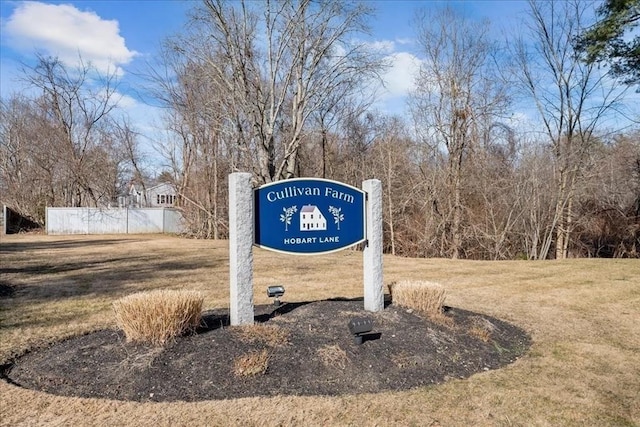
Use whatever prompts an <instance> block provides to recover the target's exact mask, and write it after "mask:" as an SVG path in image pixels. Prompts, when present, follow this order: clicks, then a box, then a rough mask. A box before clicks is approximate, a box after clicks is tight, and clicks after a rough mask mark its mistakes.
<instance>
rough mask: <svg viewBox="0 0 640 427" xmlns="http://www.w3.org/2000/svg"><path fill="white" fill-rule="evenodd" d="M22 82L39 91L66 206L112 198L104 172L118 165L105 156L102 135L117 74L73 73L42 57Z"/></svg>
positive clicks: (85, 68) (87, 68)
mask: <svg viewBox="0 0 640 427" xmlns="http://www.w3.org/2000/svg"><path fill="white" fill-rule="evenodd" d="M24 78H25V80H26V82H27V83H29V84H30V85H31V86H32V87H34V88H36V89H38V90H40V92H41V96H40V98H39V99H38V103H39V105H40V107H41V108H42V111H43V112H44V113H45V121H46V123H48V126H49V128H48V129H47V131H46V133H45V135H46V138H47V139H49V140H50V144H51V143H53V144H55V150H54V151H51V152H50V155H51V156H57V161H59V162H62V163H64V164H65V165H66V167H65V172H64V173H65V174H66V176H65V185H66V186H67V190H66V191H65V200H64V201H63V203H64V204H66V205H67V206H85V205H87V204H90V205H92V206H97V205H98V204H99V202H100V201H101V200H102V201H103V202H105V201H106V202H110V201H111V200H110V199H111V197H112V196H113V191H112V189H111V188H107V187H106V186H104V185H103V184H104V183H105V182H106V183H109V182H110V180H109V179H105V178H107V177H105V174H110V173H111V171H110V170H109V168H112V167H114V166H115V165H114V164H113V163H112V162H111V159H110V158H109V155H108V153H105V152H104V149H105V147H104V146H101V144H102V143H104V142H105V139H104V135H105V134H106V133H108V130H107V127H108V125H109V117H110V115H111V114H112V113H113V111H114V108H116V105H117V101H118V95H117V93H116V75H115V72H114V73H110V74H107V75H101V74H100V73H99V72H98V71H97V70H96V69H95V68H94V67H92V66H91V65H90V64H84V63H83V62H82V60H81V59H80V65H79V66H78V67H76V68H75V69H70V68H69V67H67V66H66V65H64V64H63V63H62V62H61V61H60V60H58V59H57V58H45V57H43V56H38V62H37V64H36V65H35V66H34V67H33V68H31V69H28V70H25V74H24Z"/></svg>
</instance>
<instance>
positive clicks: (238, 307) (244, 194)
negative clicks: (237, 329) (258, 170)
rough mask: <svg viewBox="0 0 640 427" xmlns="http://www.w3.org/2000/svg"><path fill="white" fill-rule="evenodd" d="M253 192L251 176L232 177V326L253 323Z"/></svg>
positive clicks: (230, 181)
mask: <svg viewBox="0 0 640 427" xmlns="http://www.w3.org/2000/svg"><path fill="white" fill-rule="evenodd" d="M253 215H254V212H253V191H252V188H251V174H250V173H244V172H239V173H232V174H230V175H229V276H230V277H229V285H230V298H229V299H230V301H229V303H230V307H229V315H230V320H231V325H232V326H235V325H252V324H253V315H254V312H253Z"/></svg>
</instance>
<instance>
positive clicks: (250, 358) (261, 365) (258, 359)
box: [233, 349, 271, 377]
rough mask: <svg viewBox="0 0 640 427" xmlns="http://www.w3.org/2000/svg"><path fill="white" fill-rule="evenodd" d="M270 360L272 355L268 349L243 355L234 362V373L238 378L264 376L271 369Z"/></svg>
mask: <svg viewBox="0 0 640 427" xmlns="http://www.w3.org/2000/svg"><path fill="white" fill-rule="evenodd" d="M270 358H271V355H270V354H269V351H267V350H266V349H264V350H262V351H252V352H250V353H247V354H245V355H242V356H240V357H238V358H236V359H235V360H234V361H233V373H234V374H235V375H236V376H237V377H251V376H254V375H264V374H265V373H266V372H267V369H268V368H269V359H270Z"/></svg>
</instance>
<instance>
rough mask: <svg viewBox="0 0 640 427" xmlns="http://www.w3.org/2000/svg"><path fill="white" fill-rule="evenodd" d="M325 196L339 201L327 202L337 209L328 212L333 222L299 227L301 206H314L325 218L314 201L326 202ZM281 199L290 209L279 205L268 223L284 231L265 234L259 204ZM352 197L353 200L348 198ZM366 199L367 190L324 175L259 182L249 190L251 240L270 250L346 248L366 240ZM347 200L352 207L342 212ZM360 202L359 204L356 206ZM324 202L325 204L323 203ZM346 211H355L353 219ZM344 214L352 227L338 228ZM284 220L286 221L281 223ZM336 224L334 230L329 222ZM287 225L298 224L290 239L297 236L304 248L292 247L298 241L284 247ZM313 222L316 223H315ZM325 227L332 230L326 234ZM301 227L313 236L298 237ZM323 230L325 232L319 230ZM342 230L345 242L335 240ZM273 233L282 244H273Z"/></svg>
mask: <svg viewBox="0 0 640 427" xmlns="http://www.w3.org/2000/svg"><path fill="white" fill-rule="evenodd" d="M320 189H324V195H323V193H322V191H320ZM316 190H317V191H316ZM341 190H344V191H341ZM328 198H329V199H331V200H333V201H334V202H335V203H333V204H336V205H341V206H339V207H337V206H336V207H334V206H330V208H334V209H335V210H337V212H335V210H334V211H332V212H331V214H332V215H333V219H334V224H332V225H331V227H330V226H329V225H328V224H327V223H328V222H329V221H326V222H325V223H323V224H320V225H319V226H320V228H318V229H313V230H311V229H306V230H302V229H301V228H300V227H303V225H305V224H302V221H303V220H302V219H301V218H302V209H303V208H304V209H308V210H309V212H311V209H312V208H315V210H314V212H315V213H316V214H319V216H320V217H321V218H322V219H323V220H326V218H324V216H323V213H322V212H321V211H322V210H321V209H320V210H319V209H318V207H317V205H319V204H320V203H325V204H326V200H324V199H328ZM272 199H273V200H272ZM281 199H288V200H287V204H291V205H292V207H293V208H294V209H292V210H291V211H289V212H287V211H286V208H284V207H283V211H280V210H278V211H277V213H278V214H279V215H280V216H279V217H276V219H275V220H274V219H273V218H272V219H271V223H270V224H272V225H273V224H275V225H276V226H281V227H283V230H284V231H282V232H280V233H277V232H271V233H270V234H269V235H268V236H265V234H266V233H263V232H262V229H263V227H264V228H269V227H268V225H269V221H268V220H267V219H266V217H265V215H266V214H265V211H267V210H268V209H267V208H265V209H263V208H262V206H264V205H265V204H267V203H273V202H276V201H279V200H281ZM352 199H353V201H351V200H352ZM367 199H368V196H367V192H365V191H364V190H362V189H360V188H357V187H354V186H352V185H349V184H345V183H342V182H339V181H334V180H330V179H325V178H311V177H307V178H293V179H287V180H281V181H276V182H271V183H268V184H264V185H261V186H260V187H257V188H255V189H254V190H253V211H254V227H253V229H254V230H253V231H254V233H253V234H254V236H253V244H254V246H256V247H259V248H262V249H266V250H270V251H273V252H278V253H283V254H291V255H323V254H329V253H333V252H338V251H341V250H343V249H347V248H350V247H353V246H355V245H357V244H360V243H363V242H366V241H367V215H366V210H367ZM305 202H309V203H305ZM345 203H347V204H345ZM348 203H351V204H355V205H356V206H355V208H352V209H351V210H350V211H348V210H345V213H344V214H342V213H341V209H342V208H343V207H348ZM360 204H361V206H359V205H360ZM299 205H301V206H300V210H298V209H297V208H298V206H299ZM324 206H325V205H323V207H324ZM279 207H281V206H279ZM326 211H327V210H326V209H325V213H326ZM347 212H348V213H349V216H351V215H357V217H356V218H355V219H353V220H351V218H350V217H346V218H345V214H346V213H347ZM269 213H270V214H272V215H273V214H274V212H273V209H271V211H269ZM294 215H297V216H298V218H297V221H292V219H293V218H294ZM312 217H313V216H312ZM340 218H342V219H340ZM347 218H349V219H350V223H355V225H354V226H353V227H350V228H348V229H347V231H345V232H342V231H341V230H340V222H342V221H343V220H346V219H347ZM285 222H286V224H283V223H285ZM336 224H337V230H336V229H334V227H333V225H336ZM288 225H291V226H294V227H295V225H298V230H293V233H294V234H296V235H297V237H294V238H292V240H294V241H295V240H296V239H297V241H298V242H300V241H302V245H303V246H302V247H303V248H304V249H303V250H296V247H297V246H298V245H300V243H298V244H291V245H290V247H291V250H289V249H288V247H285V244H284V241H285V240H287V237H286V236H285V233H288V232H289V231H288V229H287V226H288ZM317 225H318V224H316V226H317ZM265 226H266V227H265ZM306 226H307V227H308V226H309V224H306ZM311 226H312V227H313V226H314V225H311ZM322 227H324V228H322ZM272 228H273V227H272ZM329 228H331V232H332V234H333V235H332V236H328V235H327V233H328V230H329ZM301 231H304V232H305V233H304V234H308V235H309V236H313V237H306V236H305V237H300V236H301V234H300V232H301ZM323 232H325V233H324V234H323ZM345 233H349V234H348V236H347V237H348V239H349V240H348V241H347V242H345V243H339V240H340V239H339V238H340V237H343V236H344V234H345ZM336 234H337V236H336ZM349 236H351V237H349ZM265 237H267V238H266V240H269V239H270V240H272V241H270V242H269V241H265ZM275 237H277V238H282V239H283V244H282V245H277V244H274V239H275ZM323 238H325V239H326V240H325V242H323V241H322V239H323ZM331 239H335V241H331ZM306 240H309V241H311V242H306ZM343 242H344V240H343ZM322 243H325V244H324V246H322V247H323V248H326V249H323V248H319V247H318V246H319V245H322ZM312 245H313V246H312Z"/></svg>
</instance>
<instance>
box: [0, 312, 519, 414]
mask: <svg viewBox="0 0 640 427" xmlns="http://www.w3.org/2000/svg"><path fill="white" fill-rule="evenodd" d="M255 312H256V321H257V322H262V323H263V324H264V325H273V326H277V327H278V328H281V329H282V330H285V331H287V333H288V338H287V340H286V341H287V342H286V343H284V344H280V345H274V344H269V343H265V342H263V341H261V340H257V341H256V340H254V341H251V340H247V339H246V338H243V336H242V334H240V333H239V332H238V328H235V327H228V311H226V310H213V311H209V312H206V313H205V315H204V321H205V323H206V326H204V327H202V328H201V329H200V330H198V331H197V332H196V333H195V334H192V335H189V336H185V337H181V338H178V339H177V340H176V341H175V342H173V343H171V344H169V345H167V346H165V347H162V348H154V347H150V346H146V345H141V344H135V343H127V342H126V340H125V337H124V335H123V333H122V332H120V331H115V330H103V331H99V332H95V333H91V334H87V335H84V336H79V337H74V338H71V339H68V340H65V341H62V342H58V343H55V344H53V345H52V346H50V347H48V348H46V349H39V350H34V351H32V352H29V353H27V354H25V355H23V356H22V357H20V358H18V359H17V360H16V361H14V363H13V364H11V365H8V366H5V368H4V370H3V371H4V372H3V374H2V376H3V377H4V378H5V380H7V381H10V382H12V383H14V384H17V385H19V386H22V387H26V388H30V389H35V390H42V391H45V392H48V393H53V394H56V395H63V396H80V397H99V398H108V399H117V400H133V401H140V402H146V401H157V402H161V401H199V400H213V399H234V398H240V397H249V396H274V395H331V396H333V395H341V394H358V393H376V392H382V391H395V390H406V389H409V388H414V387H420V386H425V385H431V384H438V383H441V382H444V381H447V380H448V379H452V378H467V377H469V376H470V375H472V374H474V373H476V372H481V371H486V370H490V369H497V368H500V367H501V366H504V365H506V364H508V363H511V362H513V361H515V360H516V359H517V358H518V357H520V356H521V355H522V354H524V353H525V352H526V351H527V349H528V348H529V347H530V345H531V340H530V337H529V336H528V335H527V334H526V333H525V332H524V331H523V330H521V329H520V328H518V327H516V326H514V325H511V324H509V323H506V322H503V321H500V320H498V319H495V318H491V317H488V316H484V315H481V314H476V313H472V312H468V311H464V310H460V309H457V308H447V310H446V313H445V316H446V317H447V318H448V321H444V322H443V321H436V322H434V321H431V320H428V319H425V318H423V317H421V316H418V315H416V314H415V313H413V312H411V311H410V310H406V309H404V308H402V307H397V306H395V305H393V304H390V305H387V307H386V308H385V309H384V311H382V312H379V313H369V312H365V311H364V309H363V302H362V300H355V301H354V300H328V301H315V302H309V303H295V304H283V305H281V306H280V307H279V308H278V309H275V308H274V306H256V308H255ZM355 317H367V318H370V319H372V320H373V322H374V327H373V330H372V331H371V333H369V334H368V335H366V336H365V337H364V342H363V344H361V345H358V344H356V342H355V340H354V337H353V336H352V335H350V333H349V329H348V327H347V324H348V322H349V321H350V320H351V319H353V318H355ZM263 349H266V350H267V351H268V352H269V355H270V357H269V363H268V368H267V370H266V372H265V373H264V374H257V375H252V376H238V375H236V374H235V373H234V362H236V361H237V360H238V359H239V358H241V357H242V356H245V355H248V354H251V353H252V352H259V351H261V350H263Z"/></svg>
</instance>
